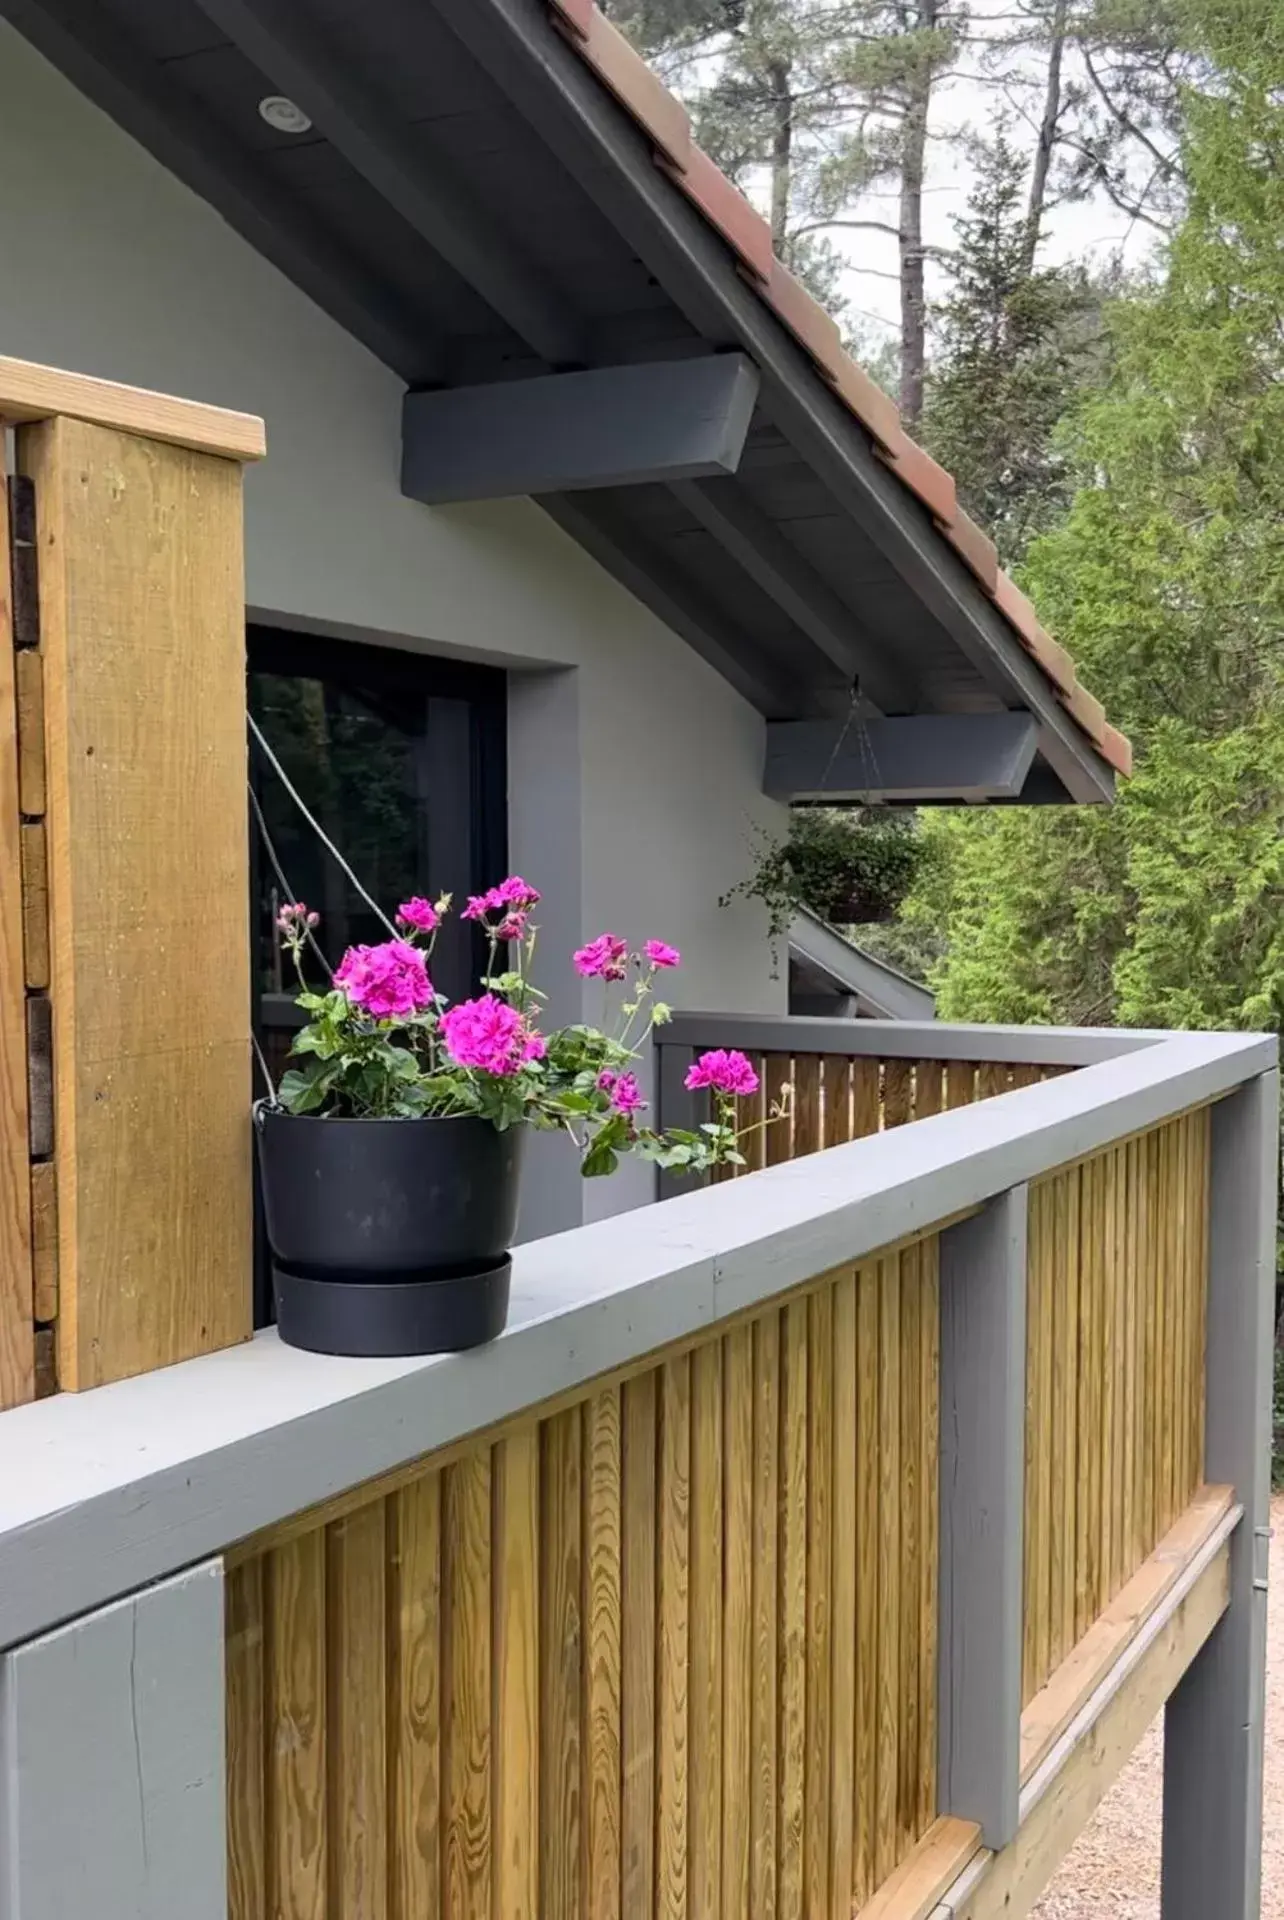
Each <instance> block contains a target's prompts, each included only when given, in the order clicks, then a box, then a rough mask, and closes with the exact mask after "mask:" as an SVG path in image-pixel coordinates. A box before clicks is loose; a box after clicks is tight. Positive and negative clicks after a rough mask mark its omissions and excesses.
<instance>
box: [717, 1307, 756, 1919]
mask: <svg viewBox="0 0 1284 1920" xmlns="http://www.w3.org/2000/svg"><path fill="white" fill-rule="evenodd" d="M753 1347H754V1335H753V1326H752V1324H751V1323H750V1322H748V1321H744V1322H742V1324H741V1325H740V1326H738V1327H733V1328H732V1330H731V1331H730V1333H728V1334H727V1336H726V1338H725V1340H724V1341H723V1353H722V1405H723V1441H722V1446H723V1511H722V1559H723V1565H722V1579H723V1607H722V1914H721V1920H745V1916H746V1915H747V1914H748V1913H749V1911H750V1902H749V1853H750V1836H749V1826H750V1819H749V1811H750V1802H751V1796H752V1792H753V1761H752V1753H753V1747H752V1726H751V1711H750V1701H751V1698H752V1690H753V1466H754V1458H753V1417H754V1362H753Z"/></svg>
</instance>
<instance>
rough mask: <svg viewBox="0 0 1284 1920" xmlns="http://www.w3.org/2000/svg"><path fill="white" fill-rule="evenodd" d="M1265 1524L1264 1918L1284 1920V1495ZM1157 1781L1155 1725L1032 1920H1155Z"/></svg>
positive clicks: (1159, 1760)
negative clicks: (1270, 1531) (1268, 1526)
mask: <svg viewBox="0 0 1284 1920" xmlns="http://www.w3.org/2000/svg"><path fill="white" fill-rule="evenodd" d="M1271 1520H1272V1523H1273V1526H1274V1537H1273V1539H1272V1541H1271V1609H1270V1625H1269V1628H1268V1659H1269V1668H1268V1676H1267V1683H1266V1684H1267V1702H1266V1835H1265V1847H1264V1854H1263V1863H1262V1920H1284V1496H1280V1497H1277V1499H1276V1500H1275V1502H1274V1505H1273V1507H1272V1511H1271ZM1162 1783H1163V1723H1162V1721H1157V1722H1156V1723H1155V1725H1154V1726H1153V1727H1152V1728H1151V1729H1150V1732H1149V1733H1148V1734H1147V1735H1146V1738H1145V1740H1144V1741H1143V1743H1142V1745H1141V1746H1140V1747H1139V1748H1138V1749H1137V1752H1136V1753H1135V1754H1134V1755H1133V1758H1132V1759H1131V1760H1130V1761H1129V1763H1128V1766H1127V1768H1126V1769H1125V1770H1124V1772H1123V1773H1122V1774H1121V1775H1120V1777H1119V1779H1118V1780H1117V1781H1116V1782H1115V1785H1114V1788H1113V1789H1112V1791H1111V1792H1110V1793H1109V1794H1108V1795H1107V1797H1106V1799H1105V1800H1103V1801H1102V1803H1101V1805H1100V1807H1099V1808H1098V1809H1097V1813H1096V1816H1095V1818H1094V1819H1093V1821H1092V1824H1091V1825H1090V1826H1089V1827H1088V1828H1087V1829H1086V1831H1085V1832H1084V1833H1083V1835H1082V1836H1081V1838H1080V1840H1079V1843H1078V1845H1077V1846H1076V1847H1075V1848H1074V1851H1073V1852H1072V1853H1071V1854H1070V1855H1069V1857H1068V1858H1067V1859H1066V1860H1065V1861H1064V1862H1063V1864H1062V1866H1061V1870H1060V1872H1059V1873H1058V1874H1057V1877H1056V1879H1055V1880H1054V1881H1053V1882H1052V1885H1051V1886H1050V1887H1049V1888H1048V1891H1047V1892H1046V1893H1045V1894H1044V1896H1043V1898H1042V1900H1041V1901H1040V1902H1039V1904H1038V1906H1037V1907H1036V1908H1035V1909H1034V1916H1035V1920H1159V1821H1160V1802H1161V1798H1162ZM1210 1920H1212V1916H1210Z"/></svg>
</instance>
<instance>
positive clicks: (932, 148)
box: [701, 0, 1156, 352]
mask: <svg viewBox="0 0 1284 1920" xmlns="http://www.w3.org/2000/svg"><path fill="white" fill-rule="evenodd" d="M1021 4H1022V0H969V5H968V15H969V21H970V28H969V37H970V38H971V39H975V40H982V39H988V38H997V37H998V36H1000V35H1002V34H1004V33H1006V32H1010V31H1011V30H1012V28H1013V25H1014V23H1016V22H1017V21H1018V20H1019V19H1020V18H1021V17H1022V16H1021V14H1020V13H1019V9H1020V7H1021ZM1066 72H1067V77H1068V78H1071V77H1074V76H1075V74H1076V68H1075V64H1074V56H1073V55H1069V56H1068V59H1067V68H1066ZM709 78H711V73H710V71H709V70H708V69H706V71H705V73H704V74H702V75H701V79H702V81H705V82H707V80H708V79H709ZM1045 78H1046V69H1045V66H1044V64H1043V62H1042V61H1041V60H1040V59H1039V57H1038V55H1037V53H1027V54H1008V55H1005V57H1004V67H1003V71H1002V72H1001V73H997V74H996V73H994V72H989V73H987V72H986V71H985V70H984V67H983V63H982V58H981V49H980V48H979V47H976V48H972V49H970V50H969V51H968V52H966V53H965V55H964V57H963V59H962V61H961V62H960V70H959V71H958V72H957V73H956V74H954V75H952V76H951V77H950V78H949V79H948V80H946V81H943V82H941V83H938V88H937V91H936V94H935V98H934V102H933V110H932V119H931V132H932V135H933V138H932V139H931V141H930V142H929V171H928V178H927V182H926V187H925V195H924V237H925V239H926V241H927V242H928V244H929V246H935V247H943V248H948V247H950V246H952V245H953V244H954V241H955V232H954V226H953V217H954V216H956V215H958V214H960V213H962V212H963V210H964V205H965V202H966V199H967V195H968V191H969V187H970V185H971V181H972V168H971V166H970V164H969V162H968V159H967V155H966V139H965V138H956V139H949V138H943V137H942V136H948V135H956V136H966V135H967V134H968V133H969V132H972V133H984V132H986V131H987V130H988V129H989V128H990V127H991V126H992V125H993V122H994V120H995V118H996V116H997V115H998V114H1000V113H1002V112H1006V113H1007V115H1008V116H1009V121H1010V131H1011V136H1012V137H1013V139H1014V140H1016V141H1017V143H1018V144H1019V145H1022V146H1026V145H1028V147H1029V148H1030V150H1031V151H1032V150H1033V146H1034V137H1035V126H1036V123H1035V122H1034V121H1033V120H1031V119H1030V118H1029V116H1030V115H1031V114H1032V113H1033V114H1037V113H1038V112H1039V111H1040V109H1041V106H1042V91H1043V87H1044V84H1045ZM1023 115H1024V116H1025V119H1024V123H1023V117H1022V116H1023ZM763 186H764V189H765V182H764V183H763ZM751 191H752V188H751ZM754 197H755V198H756V199H758V200H759V203H760V204H763V199H764V196H763V194H762V193H758V194H755V195H754ZM764 210H765V206H764ZM851 211H852V215H853V217H856V218H865V219H875V220H887V221H891V222H892V223H895V220H896V215H897V194H896V190H895V187H894V186H893V187H891V188H889V189H887V190H885V191H882V192H878V193H872V194H869V195H867V196H866V197H865V199H864V200H863V201H862V202H861V203H860V204H859V205H858V206H856V207H854V208H853V209H852V210H851ZM831 238H832V241H833V244H834V246H835V248H836V250H837V251H838V252H839V253H841V254H842V255H843V256H844V257H845V258H846V259H848V260H849V261H850V262H851V267H850V270H849V271H848V272H847V273H846V274H845V275H844V276H843V281H842V289H843V292H844V294H845V296H846V298H847V300H848V301H849V303H850V313H851V317H852V319H853V320H854V321H855V323H856V327H857V330H858V340H859V345H860V346H862V347H864V348H865V349H866V351H867V352H869V351H872V350H875V349H877V347H878V346H879V345H880V344H882V343H883V342H884V341H888V340H890V339H893V338H895V337H896V335H897V333H898V331H899V288H898V283H897V279H896V264H897V262H896V241H895V239H894V238H893V237H892V236H891V235H890V234H880V233H869V232H862V233H848V232H841V231H837V232H834V233H833V234H832V236H831ZM1155 243H1156V235H1155V232H1154V230H1153V229H1152V228H1150V227H1147V226H1146V225H1144V224H1142V223H1138V222H1136V221H1133V220H1131V219H1130V218H1129V216H1128V215H1127V214H1125V213H1123V212H1122V211H1121V210H1120V209H1119V208H1118V207H1116V206H1115V205H1114V204H1113V203H1112V202H1111V200H1110V199H1109V197H1108V196H1107V195H1106V194H1104V193H1100V192H1099V193H1097V194H1095V195H1093V196H1092V197H1091V198H1088V199H1085V200H1081V201H1077V202H1074V203H1071V204H1066V205H1062V206H1059V207H1054V208H1053V209H1052V211H1051V212H1050V214H1049V217H1048V219H1047V221H1046V224H1045V229H1044V241H1043V245H1042V249H1041V253H1040V260H1041V262H1042V263H1043V264H1045V265H1055V264H1057V263H1058V262H1060V261H1064V260H1067V259H1071V258H1074V259H1084V258H1087V259H1089V260H1091V261H1093V262H1095V263H1097V264H1099V265H1101V266H1105V265H1106V264H1107V263H1108V261H1109V260H1110V259H1112V258H1113V257H1115V256H1117V255H1122V257H1123V259H1124V261H1125V262H1126V263H1127V264H1128V265H1129V266H1130V267H1133V268H1137V267H1139V266H1141V265H1142V264H1143V262H1144V261H1145V260H1146V258H1147V257H1148V255H1149V254H1150V253H1151V252H1152V251H1153V249H1154V246H1155ZM941 291H942V287H941V274H940V271H939V268H936V267H934V266H933V265H932V263H931V260H930V258H929V263H928V294H929V299H931V298H933V297H935V296H937V295H939V294H940V293H941Z"/></svg>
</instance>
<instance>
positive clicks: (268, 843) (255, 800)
mask: <svg viewBox="0 0 1284 1920" xmlns="http://www.w3.org/2000/svg"><path fill="white" fill-rule="evenodd" d="M246 785H247V786H248V787H249V790H250V805H251V806H252V807H253V809H254V818H255V819H256V820H257V821H258V826H259V838H260V839H261V840H262V842H263V845H264V847H265V848H266V850H267V857H268V859H269V860H270V861H271V862H272V871H273V872H274V873H275V875H276V877H277V879H278V880H279V881H280V883H281V891H282V893H283V894H284V895H285V897H286V899H287V900H288V901H289V903H290V905H291V906H292V907H297V906H298V904H299V902H298V900H297V898H296V897H295V892H294V888H293V887H292V886H291V885H290V883H289V881H288V880H287V879H286V877H285V869H284V867H283V866H282V865H281V862H280V860H279V859H278V857H277V851H276V848H275V847H274V846H273V845H272V836H271V834H270V833H269V832H268V827H267V821H266V820H265V819H264V818H263V809H262V807H261V806H260V805H259V796H258V794H257V793H255V791H254V782H253V781H252V780H248V781H247V782H246ZM303 931H304V933H305V935H306V936H307V942H308V945H309V946H310V947H311V949H312V951H313V953H314V954H315V955H316V957H317V959H318V960H319V961H320V962H321V965H322V966H323V967H324V968H325V970H326V972H327V973H328V974H329V976H330V978H331V979H333V978H334V968H333V967H332V966H331V965H330V962H329V961H328V960H327V959H326V957H325V955H324V953H322V951H321V948H320V947H319V946H318V944H317V937H316V935H315V934H314V933H313V931H312V929H311V927H310V926H308V924H307V922H306V921H305V922H304V927H303Z"/></svg>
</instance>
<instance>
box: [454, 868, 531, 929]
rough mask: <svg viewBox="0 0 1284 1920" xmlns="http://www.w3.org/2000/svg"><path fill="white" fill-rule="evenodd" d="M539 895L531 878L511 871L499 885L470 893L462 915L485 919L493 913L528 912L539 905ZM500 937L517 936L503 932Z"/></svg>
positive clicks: (469, 917) (470, 918)
mask: <svg viewBox="0 0 1284 1920" xmlns="http://www.w3.org/2000/svg"><path fill="white" fill-rule="evenodd" d="M539 897H540V896H539V891H538V889H537V888H535V887H533V886H532V885H531V883H530V881H529V880H523V879H522V876H521V874H520V873H510V874H509V876H508V878H507V880H501V881H500V883H499V885H498V886H497V887H491V888H489V889H488V890H487V892H485V893H473V894H470V895H469V896H468V905H467V906H466V907H465V908H464V911H463V914H462V916H461V917H462V918H463V919H465V920H484V919H485V918H486V917H487V915H488V914H492V913H502V914H505V915H509V916H511V915H513V914H526V913H529V912H530V910H531V908H532V907H533V906H536V905H538V903H539ZM499 937H500V939H501V940H502V939H506V938H516V937H517V936H515V935H505V934H503V933H501V934H500V936H499Z"/></svg>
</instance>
